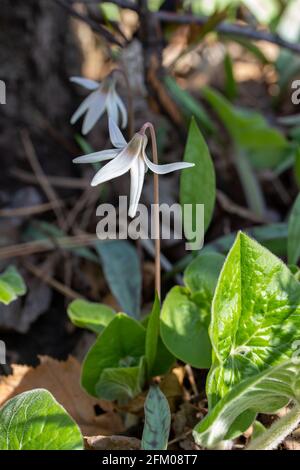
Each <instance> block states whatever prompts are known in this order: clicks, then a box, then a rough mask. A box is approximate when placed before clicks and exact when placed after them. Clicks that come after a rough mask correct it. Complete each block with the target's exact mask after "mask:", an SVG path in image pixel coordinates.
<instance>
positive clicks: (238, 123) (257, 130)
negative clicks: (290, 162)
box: [202, 87, 289, 169]
mask: <svg viewBox="0 0 300 470" xmlns="http://www.w3.org/2000/svg"><path fill="white" fill-rule="evenodd" d="M202 93H203V95H204V96H205V98H206V99H207V101H208V102H209V103H210V105H211V106H212V107H213V108H214V110H215V111H216V113H217V114H218V116H219V118H220V119H221V120H222V122H223V124H224V126H225V127H226V129H227V131H228V133H229V134H230V136H231V138H232V139H233V141H234V142H235V144H236V145H237V146H238V147H240V148H241V149H243V150H245V151H247V157H248V158H249V160H250V161H251V163H252V164H253V165H254V166H255V167H256V168H259V169H263V168H275V167H277V165H278V164H279V163H282V160H283V157H284V155H286V150H287V148H288V146H289V144H288V142H287V140H286V139H285V137H284V136H283V134H282V133H281V132H280V131H279V130H277V129H276V128H274V127H271V126H270V125H269V124H268V122H267V121H266V120H265V118H264V117H263V116H262V115H261V114H259V113H257V112H255V111H252V110H251V111H250V110H248V109H247V110H246V109H242V108H237V107H235V106H233V105H232V104H231V103H230V102H229V101H228V100H226V98H224V97H223V96H222V95H221V94H220V93H218V92H217V91H216V90H213V89H212V88H209V87H204V88H203V89H202Z"/></svg>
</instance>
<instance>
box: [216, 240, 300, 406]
mask: <svg viewBox="0 0 300 470" xmlns="http://www.w3.org/2000/svg"><path fill="white" fill-rule="evenodd" d="M209 333H210V339H211V342H212V346H213V364H212V368H211V370H210V373H209V377H208V380H207V395H208V398H209V407H210V408H212V407H214V406H215V405H216V404H217V403H218V401H219V400H220V398H222V397H223V396H224V395H226V394H227V393H228V392H229V391H230V389H231V388H232V387H234V385H236V384H237V383H239V382H240V381H242V380H243V379H245V378H247V377H250V376H254V375H256V374H258V373H259V372H260V371H263V370H265V369H266V368H268V367H270V366H273V365H276V364H279V363H281V362H283V361H286V360H287V359H288V358H289V357H291V355H292V354H293V349H292V343H293V342H294V341H295V340H298V339H300V284H299V282H298V281H296V279H295V278H294V276H293V274H292V273H291V272H290V270H289V269H288V268H287V267H286V266H285V265H284V263H283V262H282V261H281V260H279V259H278V258H277V257H276V256H274V255H273V254H272V253H270V252H269V251H268V250H267V249H266V248H263V247H262V246H261V245H259V244H258V243H257V242H255V241H254V240H252V239H251V238H249V237H248V236H247V235H245V234H244V233H239V234H238V236H237V238H236V241H235V243H234V245H233V247H232V248H231V250H230V252H229V254H228V257H227V259H226V261H225V264H224V266H223V269H222V272H221V275H220V277H219V280H218V284H217V287H216V290H215V295H214V299H213V303H212V318H211V324H210V329H209Z"/></svg>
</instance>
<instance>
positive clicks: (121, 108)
mask: <svg viewBox="0 0 300 470" xmlns="http://www.w3.org/2000/svg"><path fill="white" fill-rule="evenodd" d="M114 96H115V102H116V105H117V106H118V108H119V111H120V114H121V117H122V123H121V127H122V129H124V128H125V127H126V126H127V122H128V116H127V109H126V107H125V105H124V103H123V100H122V99H121V98H120V96H119V95H118V93H117V92H116V91H114Z"/></svg>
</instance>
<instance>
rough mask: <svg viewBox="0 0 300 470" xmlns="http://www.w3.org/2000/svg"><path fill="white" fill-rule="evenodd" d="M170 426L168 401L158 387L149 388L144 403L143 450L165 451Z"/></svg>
mask: <svg viewBox="0 0 300 470" xmlns="http://www.w3.org/2000/svg"><path fill="white" fill-rule="evenodd" d="M170 426H171V412H170V408H169V404H168V400H167V399H166V397H165V396H164V394H163V393H162V392H161V391H160V389H159V387H157V386H151V387H150V390H149V392H148V395H147V398H146V401H145V425H144V431H143V438H142V449H143V450H166V449H167V447H168V439H169V434H170Z"/></svg>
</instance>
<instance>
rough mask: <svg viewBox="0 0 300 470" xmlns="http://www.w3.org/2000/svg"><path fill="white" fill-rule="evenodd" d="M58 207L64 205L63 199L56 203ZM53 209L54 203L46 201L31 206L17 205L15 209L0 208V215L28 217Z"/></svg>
mask: <svg viewBox="0 0 300 470" xmlns="http://www.w3.org/2000/svg"><path fill="white" fill-rule="evenodd" d="M55 205H57V207H60V206H62V202H61V201H57V202H56V203H55ZM52 210H53V203H52V202H46V203H45V204H36V205H34V206H29V207H17V208H14V209H0V217H28V216H32V215H37V214H43V213H44V212H49V211H52Z"/></svg>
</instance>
